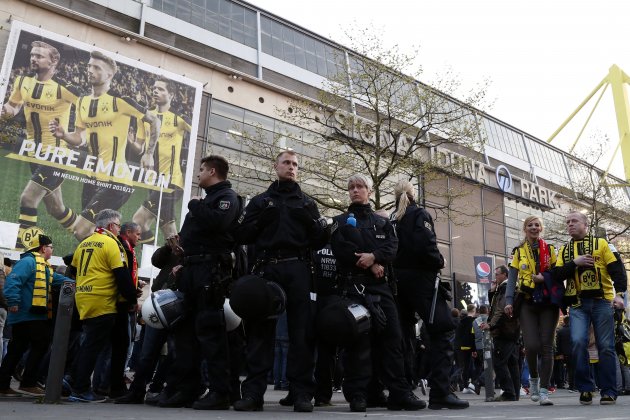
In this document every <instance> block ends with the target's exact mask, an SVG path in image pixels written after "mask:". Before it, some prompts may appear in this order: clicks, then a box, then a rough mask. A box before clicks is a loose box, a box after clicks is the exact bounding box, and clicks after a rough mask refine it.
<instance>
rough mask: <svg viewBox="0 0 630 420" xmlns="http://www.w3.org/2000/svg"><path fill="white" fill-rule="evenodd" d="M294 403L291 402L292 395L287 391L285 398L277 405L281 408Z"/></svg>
mask: <svg viewBox="0 0 630 420" xmlns="http://www.w3.org/2000/svg"><path fill="white" fill-rule="evenodd" d="M294 402H295V401H294V400H293V394H291V391H289V393H288V394H287V396H286V397H284V398H280V401H278V404H280V405H281V406H283V407H291V406H292V405H293V403H294Z"/></svg>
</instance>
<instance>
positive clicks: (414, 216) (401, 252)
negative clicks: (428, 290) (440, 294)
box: [394, 203, 444, 271]
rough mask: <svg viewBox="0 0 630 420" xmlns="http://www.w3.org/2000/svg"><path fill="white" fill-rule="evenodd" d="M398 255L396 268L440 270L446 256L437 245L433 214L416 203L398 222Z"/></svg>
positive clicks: (410, 206)
mask: <svg viewBox="0 0 630 420" xmlns="http://www.w3.org/2000/svg"><path fill="white" fill-rule="evenodd" d="M396 233H397V235H398V241H399V246H398V255H396V259H395V260H394V268H403V269H405V268H406V269H419V270H427V271H439V270H440V269H441V268H442V267H444V258H443V257H442V254H440V250H439V249H438V247H437V240H436V237H435V229H434V226H433V219H432V218H431V215H430V214H429V213H428V212H427V211H426V210H425V209H423V208H422V207H420V206H419V205H417V204H416V203H412V204H410V205H409V207H407V209H406V211H405V214H404V215H403V217H402V218H401V219H400V220H399V221H398V222H396Z"/></svg>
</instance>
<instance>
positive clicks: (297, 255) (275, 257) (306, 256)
mask: <svg viewBox="0 0 630 420" xmlns="http://www.w3.org/2000/svg"><path fill="white" fill-rule="evenodd" d="M290 261H310V252H300V251H288V250H287V251H284V252H279V251H264V252H263V256H262V257H261V258H259V259H258V261H257V264H279V263H284V262H290Z"/></svg>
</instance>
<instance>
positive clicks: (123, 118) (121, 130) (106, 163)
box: [76, 93, 145, 183]
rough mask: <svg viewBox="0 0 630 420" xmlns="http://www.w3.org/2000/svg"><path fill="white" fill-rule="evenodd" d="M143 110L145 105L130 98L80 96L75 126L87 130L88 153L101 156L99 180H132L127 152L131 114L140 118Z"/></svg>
mask: <svg viewBox="0 0 630 420" xmlns="http://www.w3.org/2000/svg"><path fill="white" fill-rule="evenodd" d="M144 112H145V111H144V109H143V108H142V107H140V106H139V105H138V104H136V103H134V102H133V101H131V100H130V99H124V98H119V97H116V96H112V95H109V94H107V93H106V94H103V95H101V96H99V97H98V98H92V97H91V96H82V97H81V98H79V100H78V102H77V118H76V126H77V127H81V128H83V129H85V139H86V142H87V145H88V148H89V153H90V155H92V156H96V157H98V158H99V161H98V163H97V164H96V165H95V172H96V177H97V178H98V179H101V180H106V181H114V182H120V183H129V181H130V176H129V175H130V173H129V168H128V166H127V160H126V158H125V151H126V150H127V136H128V134H129V129H130V121H131V117H135V118H137V119H138V120H141V119H142V118H143V117H144ZM98 165H101V166H98Z"/></svg>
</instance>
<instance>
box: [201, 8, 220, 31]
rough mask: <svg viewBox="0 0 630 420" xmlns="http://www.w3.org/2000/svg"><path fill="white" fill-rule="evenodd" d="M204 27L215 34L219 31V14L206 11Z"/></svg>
mask: <svg viewBox="0 0 630 420" xmlns="http://www.w3.org/2000/svg"><path fill="white" fill-rule="evenodd" d="M204 28H206V29H207V30H209V31H210V32H214V33H215V34H218V33H219V15H217V14H214V13H212V12H208V11H206V21H205V25H204Z"/></svg>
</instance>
